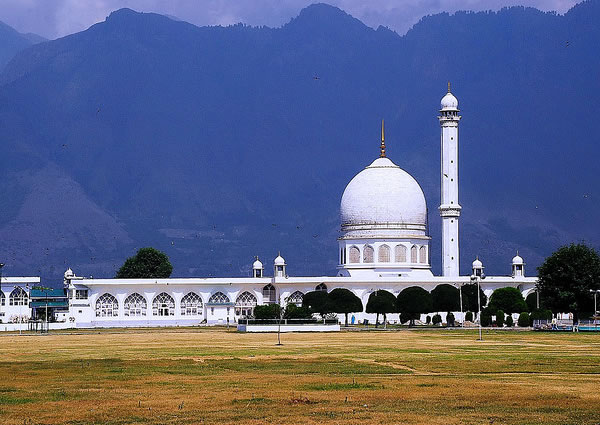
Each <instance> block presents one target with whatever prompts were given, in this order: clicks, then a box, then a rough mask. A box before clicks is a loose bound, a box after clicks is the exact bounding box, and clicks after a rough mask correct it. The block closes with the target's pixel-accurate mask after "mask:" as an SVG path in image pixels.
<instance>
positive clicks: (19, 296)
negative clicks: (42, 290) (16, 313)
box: [8, 287, 29, 305]
mask: <svg viewBox="0 0 600 425" xmlns="http://www.w3.org/2000/svg"><path fill="white" fill-rule="evenodd" d="M8 304H9V305H29V297H28V296H27V292H25V291H24V290H23V288H19V287H17V288H15V289H13V291H12V292H11V293H10V296H9V297H8Z"/></svg>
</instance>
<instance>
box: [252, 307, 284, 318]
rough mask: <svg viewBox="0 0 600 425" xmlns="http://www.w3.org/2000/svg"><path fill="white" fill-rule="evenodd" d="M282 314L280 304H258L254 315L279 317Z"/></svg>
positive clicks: (257, 316)
mask: <svg viewBox="0 0 600 425" xmlns="http://www.w3.org/2000/svg"><path fill="white" fill-rule="evenodd" d="M280 314H281V307H279V304H266V305H257V306H256V307H254V317H255V318H256V319H261V320H264V319H278V318H279V315H280Z"/></svg>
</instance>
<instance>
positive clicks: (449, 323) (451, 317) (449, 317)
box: [446, 311, 455, 326]
mask: <svg viewBox="0 0 600 425" xmlns="http://www.w3.org/2000/svg"><path fill="white" fill-rule="evenodd" d="M454 321H455V318H454V314H452V312H451V311H449V312H448V313H447V314H446V326H454Z"/></svg>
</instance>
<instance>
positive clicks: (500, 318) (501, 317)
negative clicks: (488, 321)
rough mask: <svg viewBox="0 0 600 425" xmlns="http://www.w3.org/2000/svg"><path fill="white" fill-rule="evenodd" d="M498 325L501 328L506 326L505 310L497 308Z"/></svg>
mask: <svg viewBox="0 0 600 425" xmlns="http://www.w3.org/2000/svg"><path fill="white" fill-rule="evenodd" d="M496 326H498V327H499V328H501V327H503V326H504V312H503V311H502V310H496Z"/></svg>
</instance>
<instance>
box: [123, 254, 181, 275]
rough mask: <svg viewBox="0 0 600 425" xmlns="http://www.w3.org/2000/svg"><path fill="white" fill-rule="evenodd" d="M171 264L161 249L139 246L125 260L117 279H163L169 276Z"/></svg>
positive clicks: (171, 270)
mask: <svg viewBox="0 0 600 425" xmlns="http://www.w3.org/2000/svg"><path fill="white" fill-rule="evenodd" d="M171 272H173V266H172V265H171V262H170V261H169V257H167V254H165V253H164V252H162V251H159V250H157V249H154V248H151V247H148V248H140V249H139V250H138V252H137V254H135V255H134V256H133V257H129V258H128V259H127V260H125V263H124V264H123V265H122V266H121V268H120V269H119V271H118V272H117V275H116V276H115V277H116V278H117V279H143V278H146V279H164V278H167V277H170V276H171Z"/></svg>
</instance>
